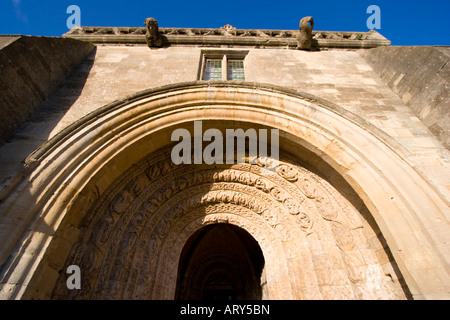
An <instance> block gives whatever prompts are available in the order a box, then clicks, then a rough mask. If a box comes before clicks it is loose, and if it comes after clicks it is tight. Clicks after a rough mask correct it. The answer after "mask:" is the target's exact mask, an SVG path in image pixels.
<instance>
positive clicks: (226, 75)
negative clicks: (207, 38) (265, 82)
mask: <svg viewBox="0 0 450 320" xmlns="http://www.w3.org/2000/svg"><path fill="white" fill-rule="evenodd" d="M247 53H248V50H222V49H219V50H203V51H202V59H201V61H202V63H201V66H200V71H199V77H198V78H199V79H203V80H236V81H244V80H245V68H244V59H245V56H246V55H247Z"/></svg>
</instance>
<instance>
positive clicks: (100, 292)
mask: <svg viewBox="0 0 450 320" xmlns="http://www.w3.org/2000/svg"><path fill="white" fill-rule="evenodd" d="M242 119H246V120H247V121H248V120H249V119H251V122H245V120H242ZM196 120H205V121H207V122H208V123H209V125H210V126H211V127H215V126H216V127H219V128H224V127H223V125H228V124H234V125H238V126H241V125H242V127H243V128H245V127H248V126H252V127H254V126H256V125H260V126H264V127H267V128H277V129H279V130H280V132H281V134H282V135H281V139H282V140H283V142H282V145H283V148H284V151H286V152H287V153H290V154H291V155H293V158H292V157H291V158H289V156H288V155H286V156H287V158H289V159H287V160H286V161H285V163H284V164H285V166H286V167H284V168H285V170H282V171H280V172H277V173H276V174H274V175H273V176H270V177H266V176H264V177H261V179H260V180H259V182H258V183H256V181H257V180H258V179H256V180H255V178H256V177H255V176H254V175H256V176H258V170H261V167H260V166H258V165H252V166H250V167H247V168H245V169H244V168H242V167H241V168H239V167H234V166H229V167H226V166H225V167H216V168H214V170H212V171H211V172H207V171H208V170H206V169H205V168H201V167H196V166H193V167H192V168H191V169H183V168H181V167H179V168H174V167H172V166H170V165H168V164H167V163H165V162H164V161H163V159H166V160H167V159H168V157H167V155H164V157H163V158H158V156H157V155H158V154H160V153H158V152H167V150H164V148H165V147H167V146H168V145H169V144H170V133H171V132H172V131H173V130H174V129H176V128H180V127H185V126H186V125H188V124H189V123H192V122H193V121H196ZM220 124H222V127H220ZM161 150H162V151H161ZM406 159H407V158H406V157H403V155H402V153H401V149H399V148H396V146H395V142H392V141H391V140H390V139H389V137H387V136H386V135H384V134H383V133H382V132H380V130H378V129H376V128H374V127H373V126H371V125H370V124H368V123H366V122H365V121H364V120H362V119H361V118H359V117H358V116H356V115H354V114H351V113H350V112H348V111H345V110H343V109H341V108H339V106H336V105H333V104H332V103H329V102H327V101H323V100H321V99H320V98H317V97H313V96H310V95H307V94H304V93H301V92H298V91H294V90H288V89H285V88H280V87H275V86H270V85H263V84H255V83H245V82H244V83H238V82H236V83H234V82H223V83H222V82H220V83H205V82H195V83H186V84H177V85H173V86H167V87H162V88H157V89H152V90H148V91H145V92H141V93H139V94H136V95H134V96H132V97H127V98H126V99H124V100H123V101H118V102H115V103H113V104H111V105H108V106H105V107H104V108H101V109H99V110H96V111H95V112H93V113H92V114H89V115H88V116H86V117H85V118H83V119H82V120H80V121H79V122H77V123H75V124H73V125H72V126H70V127H68V128H67V129H65V130H64V131H62V132H61V133H60V134H58V135H57V136H56V137H55V138H53V139H52V140H50V141H48V142H47V143H46V144H45V145H43V146H42V148H40V149H39V150H37V151H36V152H35V153H33V154H32V155H31V156H30V157H29V158H28V159H27V161H26V165H27V167H26V168H25V169H24V171H23V172H21V176H20V177H18V178H17V179H15V180H14V183H15V184H14V185H12V186H11V187H10V189H11V190H12V189H13V188H15V190H17V192H16V193H14V196H13V197H10V198H6V201H4V202H3V203H2V204H0V205H1V206H2V208H4V207H6V208H7V209H8V210H13V209H14V208H20V210H22V212H23V217H24V218H23V220H22V221H17V223H15V224H14V225H11V226H9V229H8V232H10V233H11V235H14V236H11V237H5V239H6V240H7V241H6V242H7V243H5V245H4V247H3V248H2V251H1V252H0V253H1V257H2V263H4V267H3V269H2V281H3V284H4V288H7V289H5V290H3V291H2V296H3V297H6V298H48V297H51V296H52V294H53V297H67V296H68V295H67V292H66V293H64V292H62V291H59V290H60V289H58V286H59V284H58V283H60V282H58V281H60V280H61V279H59V277H60V276H61V274H62V273H63V272H62V270H63V269H64V267H65V266H66V263H67V262H69V261H74V262H77V263H80V265H81V266H83V268H84V270H86V272H87V274H96V275H95V277H93V278H92V279H91V280H89V281H88V283H87V284H86V285H85V286H84V288H85V290H84V291H83V292H82V293H80V294H79V295H78V296H79V297H81V298H83V297H85V298H88V297H92V298H94V297H106V296H105V295H104V292H108V294H109V295H111V297H129V298H155V299H172V298H173V297H174V295H175V288H176V274H177V272H176V270H177V269H176V268H177V266H178V263H177V261H178V259H179V257H180V254H181V251H182V248H183V246H184V244H185V242H186V241H187V240H188V239H189V237H190V236H191V235H192V234H194V233H195V232H196V231H197V230H199V229H200V228H202V227H204V226H205V225H207V224H211V223H217V222H224V221H225V222H227V223H231V224H233V225H236V226H238V227H241V228H243V229H244V230H246V231H247V232H248V233H249V234H251V235H252V237H254V238H255V239H256V241H257V242H258V243H259V244H260V246H261V249H262V251H263V253H264V257H265V262H266V267H267V269H266V270H265V271H266V277H267V288H268V295H267V297H268V298H269V299H277V298H283V299H291V298H296V299H297V298H298V299H300V298H317V299H319V298H327V297H330V298H333V297H334V298H338V297H344V298H345V297H352V298H354V297H355V292H356V296H357V297H359V298H367V295H364V292H367V291H365V289H364V287H366V288H369V287H370V288H372V289H373V290H375V292H378V293H375V295H377V294H379V293H380V292H381V291H383V290H388V291H389V290H390V289H388V287H389V286H384V285H381V284H383V283H385V284H386V283H389V281H391V280H389V279H390V276H392V277H393V280H394V282H395V279H394V278H395V277H394V276H393V272H390V273H389V272H388V273H387V274H389V275H390V276H389V275H386V273H384V272H382V271H381V270H382V269H383V266H388V265H389V263H390V262H389V260H391V259H389V258H387V261H386V256H388V255H383V252H387V251H386V250H385V248H383V245H382V246H381V248H380V247H378V250H379V252H378V253H376V254H375V255H376V256H377V259H378V260H379V259H384V260H383V261H384V262H383V263H382V262H380V261H378V262H377V259H372V258H374V256H373V254H370V253H368V252H367V251H366V250H365V249H364V246H363V245H361V244H364V243H366V242H367V241H366V242H365V241H364V239H366V240H367V239H369V238H370V239H372V238H373V237H369V238H368V237H367V235H368V234H370V230H371V229H372V230H374V232H373V233H375V235H376V237H375V238H377V239H378V242H379V241H380V239H382V238H385V239H386V243H387V246H388V247H389V248H390V251H391V252H392V255H393V257H394V258H395V261H396V262H397V264H398V267H399V269H400V270H401V273H402V275H403V276H404V278H405V280H406V283H407V286H408V288H409V289H410V290H411V293H412V295H413V296H417V297H425V296H426V297H433V296H442V295H443V294H445V293H446V292H447V291H446V290H447V289H446V286H445V284H446V283H448V279H449V276H448V273H447V271H446V270H447V267H448V266H447V264H446V260H445V259H446V257H447V255H446V254H445V239H443V238H441V236H442V233H433V232H431V230H432V229H433V221H441V220H440V219H441V218H442V217H444V216H445V215H446V212H448V211H447V210H448V207H447V206H446V204H445V203H444V201H443V199H442V198H441V197H440V196H439V194H438V193H436V191H435V190H434V189H433V188H432V187H430V185H428V184H427V182H426V181H425V179H423V177H421V176H420V175H419V174H418V173H417V172H416V171H415V170H414V168H413V167H412V166H411V165H410V164H409V163H408V162H407V160H406ZM300 160H302V161H304V164H308V165H310V166H311V167H313V168H315V169H317V173H313V172H312V171H311V170H309V169H305V168H306V167H308V166H306V167H305V166H304V165H302V164H298V163H297V162H298V161H300ZM166 162H167V161H166ZM292 168H293V169H292ZM291 169H292V170H291ZM322 169H324V170H322ZM177 170H185V171H184V172H183V176H184V177H185V178H186V177H189V174H191V173H192V177H191V179H190V180H189V179H187V180H188V181H185V182H186V183H187V182H189V183H192V185H190V187H189V188H185V189H183V190H181V189H180V188H182V187H185V185H186V183H184V182H183V183H182V181H183V180H181V179H180V180H178V178H179V176H177V175H174V174H175V172H181V171H177ZM189 170H194V171H193V172H191V173H190V172H189ZM172 171H173V173H170V174H166V173H168V172H172ZM205 171H206V172H205ZM162 172H163V173H164V175H162V176H160V175H161V173H162ZM194 172H198V173H195V174H194ZM200 172H202V174H200ZM331 172H333V174H332V175H335V176H338V177H340V179H341V180H342V181H343V182H344V184H345V185H346V187H344V188H343V189H342V190H341V188H340V187H339V185H342V184H341V182H338V183H337V184H331V186H336V187H333V188H330V183H329V181H331V180H333V179H331V180H330V179H329V177H328V174H330V173H331ZM143 173H144V174H143ZM320 174H322V175H323V177H326V179H324V178H323V177H321V175H320ZM155 177H158V179H157V180H158V181H159V182H158V183H160V185H154V184H153V183H155V182H156V180H155V181H153V179H155ZM174 177H177V179H172V178H174ZM317 177H319V178H321V179H319V178H317ZM161 179H162V180H161ZM171 179H172V180H171ZM202 179H203V180H202ZM221 179H222V180H221ZM230 179H231V180H230ZM236 179H237V180H236ZM264 179H267V180H268V181H267V184H265V183H260V182H261V181H265V180H264ZM338 180H339V179H338ZM166 183H170V184H169V185H167V184H166ZM172 183H175V185H171V184H172ZM322 183H323V185H322ZM169 186H170V188H169ZM219 186H220V187H219ZM231 186H233V188H230V187H231ZM161 188H163V189H161ZM214 188H219V189H220V190H217V189H214ZM236 188H237V189H236ZM280 188H281V190H278V189H280ZM175 190H177V191H176V192H174V191H175ZM314 190H315V191H314ZM343 190H344V191H343ZM345 190H347V191H350V193H352V192H353V194H354V195H356V198H357V199H359V202H358V201H357V204H356V205H355V204H354V203H353V202H352V201H353V200H352V201H350V200H348V199H347V198H346V197H345V196H344V195H345V194H347V193H348V192H347V191H345ZM279 191H280V192H279ZM152 192H153V193H154V192H157V193H155V194H153V193H152ZM188 192H192V195H191V194H187V193H188ZM183 194H184V197H183V198H184V199H186V201H187V202H183V205H179V206H177V204H180V201H179V200H180V199H179V198H177V197H178V196H180V195H183ZM249 194H250V195H252V196H251V197H250V198H252V197H253V196H257V197H259V198H260V199H261V201H260V203H263V204H265V205H266V206H267V207H271V208H272V207H273V208H275V209H276V210H264V209H267V207H264V206H262V207H261V206H256V205H255V203H254V202H252V201H250V200H249V199H248V195H249ZM339 194H340V196H339ZM245 195H247V196H245ZM285 196H286V197H285ZM350 198H352V197H350ZM150 199H153V202H152V201H150ZM149 201H150V203H151V204H153V205H155V203H154V202H156V204H159V205H158V206H157V208H158V209H157V211H158V212H159V213H158V214H156V215H155V214H154V213H155V212H156V211H155V212H153V213H152V210H154V208H153V207H152V206H151V205H150V204H149V203H148V202H149ZM166 201H167V202H166ZM160 206H161V208H160ZM323 208H335V209H336V208H337V210H323ZM149 212H150V213H151V214H149ZM351 212H353V213H352V214H350V216H349V213H351ZM145 213H147V214H148V215H146V214H145ZM355 216H356V217H359V218H358V219H361V217H362V220H361V221H363V222H364V221H365V223H366V224H367V225H368V226H370V228H369V227H367V225H366V227H367V228H366V229H364V226H363V228H361V226H360V225H359V224H358V223H355V222H356V221H358V219H355V218H354V217H355ZM349 217H350V218H349ZM144 218H145V219H147V220H146V222H145V223H149V224H150V225H151V229H150V230H151V232H150V234H151V235H153V236H154V238H151V237H150V238H148V237H142V235H144V234H146V232H147V233H148V232H149V229H148V228H142V230H141V231H139V228H141V227H140V226H141V223H139V221H142V219H144ZM149 218H150V219H149ZM174 218H176V219H174ZM348 219H350V220H348ZM119 220H120V223H118V224H117V222H118V221H119ZM151 221H153V222H151ZM156 221H158V222H156ZM442 221H443V220H442ZM152 223H153V224H152ZM287 227H292V230H291V229H290V228H287ZM378 227H379V230H378V229H377V228H378ZM362 230H364V232H363V231H362ZM318 231H320V232H318ZM366 232H368V233H367V234H365V233H366ZM111 234H114V237H112V236H111ZM363 235H364V236H363ZM19 238H20V241H19ZM141 239H146V240H145V241H141ZM292 239H295V240H292ZM356 240H357V241H356ZM15 242H16V243H15ZM324 243H326V245H325V246H324ZM375 243H377V242H376V241H375ZM83 246H87V247H83ZM323 247H325V248H328V249H327V250H331V251H330V252H327V253H326V254H324V252H323V250H322V248H323ZM385 247H386V246H385ZM83 248H88V250H83ZM127 248H128V249H127ZM134 248H136V249H139V250H137V251H136V250H135V249H134ZM122 249H123V250H122ZM321 250H322V251H321ZM369 251H370V250H369ZM77 252H78V253H80V254H79V255H77ZM149 252H151V253H152V254H150V253H149ZM161 252H170V255H160V253H161ZM365 254H368V255H365ZM361 255H362V256H361ZM330 256H331V257H333V259H334V260H327V259H328V258H327V257H330ZM383 256H384V258H383ZM275 257H276V258H275ZM72 258H73V260H71V259H72ZM128 259H132V261H133V262H132V263H131V264H126V265H127V267H126V268H120V267H119V268H117V266H121V265H123V264H124V261H125V262H127V261H128ZM425 260H426V261H425ZM154 261H157V263H156V262H154ZM296 261H304V262H305V264H303V265H302V266H301V267H300V266H298V265H297V264H296ZM319 261H324V263H323V264H322V263H321V262H319ZM327 261H333V263H334V266H336V267H337V269H336V268H331V267H329V266H328V265H327ZM371 261H372V262H374V263H373V266H371V265H372V263H371ZM134 263H136V265H135V264H134ZM153 263H155V265H153ZM385 263H387V265H385ZM424 264H426V265H427V266H433V270H434V271H433V272H434V275H435V277H434V278H433V279H432V280H430V279H428V278H424V277H423V265H424ZM316 265H321V266H327V267H326V268H322V269H323V270H320V269H317V268H315V266H316ZM135 266H143V269H139V270H147V271H148V272H147V273H144V274H141V273H140V271H139V270H138V271H136V270H137V269H136V267H135ZM377 266H378V267H377ZM174 268H175V269H174ZM380 268H381V269H380ZM291 270H294V272H292V271H291ZM318 270H320V271H318ZM331 270H337V271H338V272H334V273H333V272H332V271H331ZM94 271H95V272H97V271H101V272H98V273H95V272H94ZM150 271H151V272H150ZM293 274H295V275H298V277H297V278H295V277H294V279H293V278H292V277H293V276H292V275H293ZM312 274H314V276H311V275H312ZM334 274H338V275H341V276H342V279H344V280H343V281H342V282H340V287H339V286H338V287H336V288H327V289H325V288H326V287H330V286H331V285H330V283H331V284H333V283H336V279H335V278H333V277H334ZM383 277H384V280H382V278H383ZM104 279H106V280H105V281H103V280H104ZM376 279H378V280H376ZM91 281H92V283H91ZM348 281H350V282H351V283H350V282H348ZM142 283H143V284H144V285H143V286H140V287H139V288H137V287H136V286H135V285H136V284H142ZM338 283H339V281H338ZM293 284H295V285H293ZM286 285H288V287H287V289H286ZM55 286H56V287H55ZM105 286H106V287H105ZM108 286H111V290H109V289H108V288H107V287H108ZM349 288H352V289H351V290H349ZM355 288H359V289H357V290H356V289H355ZM361 288H363V289H362V290H360V289H361ZM380 288H381V289H380ZM358 290H360V291H358ZM373 290H372V291H370V290H369V291H370V292H372V293H373V292H374V291H373ZM377 290H378V291H377ZM380 290H381V291H380ZM358 292H360V294H358ZM391 292H397V293H398V290H397V289H394V290H393V291H392V290H391ZM281 293H283V295H281ZM69 296H74V294H73V293H71V294H69Z"/></svg>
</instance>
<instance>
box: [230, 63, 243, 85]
mask: <svg viewBox="0 0 450 320" xmlns="http://www.w3.org/2000/svg"><path fill="white" fill-rule="evenodd" d="M228 80H241V81H243V80H245V74H244V61H243V60H230V61H228Z"/></svg>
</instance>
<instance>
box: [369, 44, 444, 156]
mask: <svg viewBox="0 0 450 320" xmlns="http://www.w3.org/2000/svg"><path fill="white" fill-rule="evenodd" d="M361 55H362V56H363V57H364V58H365V59H366V60H367V62H368V63H369V64H370V65H371V66H372V67H373V69H374V70H375V71H376V72H377V73H378V74H379V75H380V77H381V78H382V79H383V80H384V81H385V82H386V83H387V85H388V86H389V87H390V88H391V89H392V90H393V91H394V92H395V93H397V94H398V95H399V97H400V98H401V99H402V101H403V102H404V103H405V104H406V105H407V106H409V107H410V108H411V109H412V110H413V111H414V113H415V114H416V115H417V116H418V117H419V118H420V119H421V120H422V121H423V123H424V124H425V125H426V126H427V127H428V128H429V129H430V130H431V132H433V134H435V135H436V136H437V137H438V139H439V140H440V141H441V142H442V143H443V144H444V145H445V146H446V147H447V148H448V149H450V112H449V111H450V94H449V79H450V66H449V65H448V62H449V60H450V48H448V47H447V48H446V47H379V48H376V49H370V50H365V51H361Z"/></svg>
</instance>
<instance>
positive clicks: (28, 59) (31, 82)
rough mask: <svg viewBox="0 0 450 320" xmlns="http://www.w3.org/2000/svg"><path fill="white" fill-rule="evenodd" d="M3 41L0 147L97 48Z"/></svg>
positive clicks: (28, 39) (25, 39)
mask: <svg viewBox="0 0 450 320" xmlns="http://www.w3.org/2000/svg"><path fill="white" fill-rule="evenodd" d="M0 41H1V42H0V68H1V70H2V74H1V77H0V112H1V114H2V117H1V120H0V143H4V142H5V141H6V140H7V139H8V138H9V137H10V136H11V134H12V133H13V132H14V131H15V130H16V129H17V128H19V127H20V125H22V123H23V122H24V121H25V120H27V119H28V118H29V117H30V116H31V115H32V114H33V112H34V111H35V109H36V108H37V107H38V106H40V105H41V104H42V103H43V102H44V101H45V100H46V99H47V98H48V97H49V95H50V94H51V93H52V92H53V91H54V90H55V89H56V88H58V86H59V85H60V84H61V83H62V81H63V80H65V79H66V78H67V77H68V76H69V75H70V74H71V73H72V72H73V70H74V69H75V68H76V67H77V66H78V65H79V63H80V62H81V60H82V59H83V58H85V57H86V56H87V55H88V54H89V53H90V52H92V50H94V46H93V45H91V44H88V43H84V42H81V41H76V40H73V39H61V38H47V37H27V36H19V37H8V36H0Z"/></svg>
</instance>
